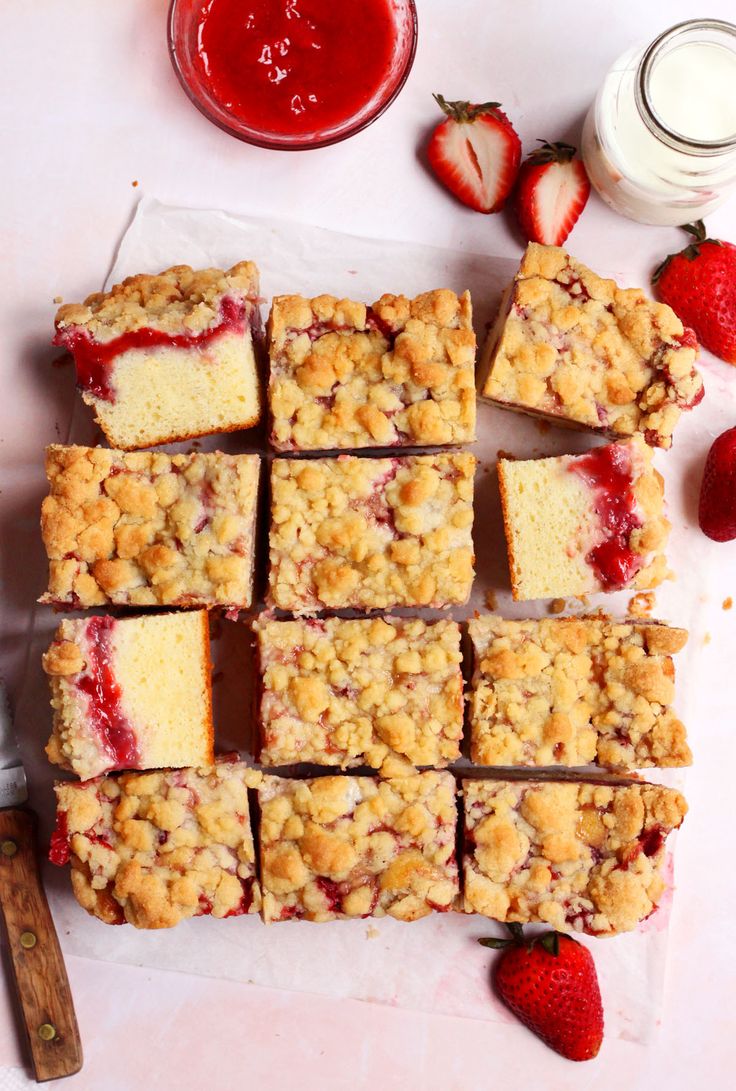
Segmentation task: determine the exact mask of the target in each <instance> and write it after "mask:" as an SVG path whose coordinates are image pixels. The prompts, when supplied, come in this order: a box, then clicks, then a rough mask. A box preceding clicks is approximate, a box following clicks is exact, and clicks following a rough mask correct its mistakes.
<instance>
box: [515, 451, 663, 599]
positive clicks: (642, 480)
mask: <svg viewBox="0 0 736 1091" xmlns="http://www.w3.org/2000/svg"><path fill="white" fill-rule="evenodd" d="M498 481H499V486H500V489H501V504H502V509H503V521H504V529H505V532H506V543H507V546H508V554H509V569H510V572H511V588H512V594H513V597H514V599H515V600H517V601H519V600H527V599H545V598H564V597H566V596H568V595H584V594H587V593H589V592H594V591H620V590H622V589H623V588H625V587H633V588H636V589H637V590H644V589H645V588H650V587H656V586H657V585H658V584H660V583H661V582H662V580H664V579H666V578H667V577H668V576H669V574H670V573H669V570H668V568H667V562H666V560H665V556H664V553H663V549H664V545H665V543H666V541H667V537H668V535H669V530H670V524H669V523H668V522H667V520H666V519H665V517H664V487H663V482H662V478H661V476H660V475H659V474H658V473H657V471H656V470H655V469H654V467H653V466H652V451H651V448H650V447H648V446H647V445H646V444H645V443H644V441H643V440H642V439H641V438H640V437H638V436H635V437H633V438H632V439H630V440H625V441H623V442H621V443H611V444H608V445H607V446H604V447H596V448H594V449H593V450H592V451H589V452H588V453H587V454H583V455H561V456H559V457H557V458H539V459H533V460H531V461H510V460H508V459H501V460H500V461H499V463H498Z"/></svg>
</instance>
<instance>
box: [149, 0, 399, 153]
mask: <svg viewBox="0 0 736 1091" xmlns="http://www.w3.org/2000/svg"><path fill="white" fill-rule="evenodd" d="M337 2H339V0H337ZM388 8H389V12H390V14H391V15H392V17H393V20H394V25H395V27H396V37H395V40H394V48H393V54H392V57H391V63H390V65H389V68H388V70H387V72H386V74H385V76H384V79H383V81H382V83H381V84H380V86H379V87H378V88H377V90H376V91H375V92H374V94H373V95H372V96H371V98H370V99H369V100H368V101H367V102H366V103H364V104H363V106H361V107H360V109H359V110H358V111H357V112H355V113H353V114H352V115H351V116H350V117H346V118H345V119H344V120H343V121H340V122H339V123H338V124H336V125H333V126H331V127H330V128H324V129H320V130H318V131H315V132H308V133H296V134H292V133H280V132H274V131H271V130H264V129H258V128H256V127H254V126H252V125H249V124H248V123H246V122H244V121H241V119H240V118H239V117H236V116H235V115H234V114H233V113H232V112H231V111H230V110H228V109H227V107H225V106H223V105H222V104H221V103H220V102H218V101H217V100H216V99H215V98H214V96H213V95H212V92H211V91H210V88H209V87H208V85H207V83H206V81H205V80H203V79H202V77H201V75H200V73H199V72H198V70H197V66H196V64H195V63H194V59H195V57H196V55H197V44H198V43H197V27H198V19H197V16H198V15H199V13H200V12H201V10H202V0H171V7H170V8H169V19H168V42H169V56H170V57H171V63H172V65H173V66H174V71H175V72H176V75H177V77H178V79H179V82H180V83H181V85H182V87H183V88H184V90H185V91H186V93H187V95H188V96H189V98H190V99H191V101H192V102H193V103H194V105H195V106H196V107H197V109H198V110H199V111H200V112H201V113H202V114H204V116H205V117H206V118H207V119H208V120H209V121H211V122H213V123H214V124H215V125H217V126H218V127H219V128H220V129H223V130H224V131H225V132H226V133H230V135H231V136H236V137H237V138H238V140H244V141H246V143H248V144H256V145H258V147H260V148H275V149H279V150H281V151H304V150H307V149H309V148H324V147H326V146H327V145H328V144H337V143H338V142H339V141H341V140H347V138H348V137H350V136H354V135H355V134H356V133H359V132H360V131H361V129H365V128H366V127H367V126H368V125H371V124H372V123H373V122H374V121H375V120H376V118H378V117H380V116H381V114H382V113H383V112H384V110H387V109H388V107H389V106H390V105H391V103H392V102H393V101H394V99H395V98H396V97H397V95H398V94H399V92H400V91H401V89H402V87H403V86H404V84H405V83H406V80H407V77H408V75H409V73H410V71H411V67H412V64H413V63H414V55H415V53H416V48H417V12H416V5H415V3H414V0H388Z"/></svg>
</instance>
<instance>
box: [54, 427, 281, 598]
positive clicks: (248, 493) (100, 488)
mask: <svg viewBox="0 0 736 1091" xmlns="http://www.w3.org/2000/svg"><path fill="white" fill-rule="evenodd" d="M259 467H260V460H259V458H258V455H227V454H223V453H222V452H220V451H215V452H213V453H212V454H201V453H193V454H187V455H165V454H159V453H153V452H149V451H146V452H143V451H141V452H138V453H132V454H125V453H123V452H122V451H111V450H108V449H107V448H104V447H61V446H51V447H49V448H48V449H47V451H46V475H47V477H48V479H49V485H50V493H49V495H48V496H47V497H46V498H45V500H44V501H43V505H42V508H41V531H42V534H43V541H44V545H45V546H46V552H47V554H48V558H49V589H48V591H47V592H46V594H45V595H44V596H43V597H42V599H41V602H49V603H53V604H54V605H55V606H68V607H73V608H75V609H83V608H86V607H88V606H103V605H106V604H108V603H112V604H114V605H116V606H207V607H211V606H222V607H226V608H229V609H233V610H239V609H246V608H247V607H249V606H250V605H251V602H252V599H253V559H254V550H255V544H254V534H255V521H256V502H257V498H258V477H259Z"/></svg>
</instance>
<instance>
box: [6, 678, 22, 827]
mask: <svg viewBox="0 0 736 1091" xmlns="http://www.w3.org/2000/svg"><path fill="white" fill-rule="evenodd" d="M27 799H28V786H27V784H26V771H25V769H24V768H23V762H22V761H21V756H20V750H19V749H18V742H17V740H16V737H15V731H14V729H13V720H12V717H11V715H10V705H9V704H8V698H7V695H6V693H5V687H4V686H3V687H2V688H0V807H18V806H19V805H20V804H21V803H25V801H26V800H27Z"/></svg>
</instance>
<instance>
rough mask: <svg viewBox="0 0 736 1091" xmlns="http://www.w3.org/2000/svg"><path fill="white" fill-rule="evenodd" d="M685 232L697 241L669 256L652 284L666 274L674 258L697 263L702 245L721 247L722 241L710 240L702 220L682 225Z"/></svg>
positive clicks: (659, 268)
mask: <svg viewBox="0 0 736 1091" xmlns="http://www.w3.org/2000/svg"><path fill="white" fill-rule="evenodd" d="M680 226H681V227H682V230H683V231H687V233H688V235H692V236H693V238H694V239H695V241H694V242H691V243H690V245H689V246H686V247H685V248H684V250H680V251H679V252H678V253H677V254H668V255H667V257H666V258H665V259H664V261H663V262H662V264H661V265H658V266H657V268H656V269H655V270H654V273H653V275H652V284H656V283H657V281H658V280H659V278H660V277H661V276H662V273H664V271H665V269H666V268H667V266H668V265H669V263H670V262H671V261H672V259H673V258H680V257H682V258H686V259H687V261H695V259H696V258H697V257H699V256H700V246H701V243H704V242H707V243H711V244H712V245H713V246H721V245H722V243H721V240H720V239H709V238H708V236H707V233H706V230H705V224H704V223H703V221H702V220H696V221H695V223H691V224H681V225H680Z"/></svg>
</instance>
